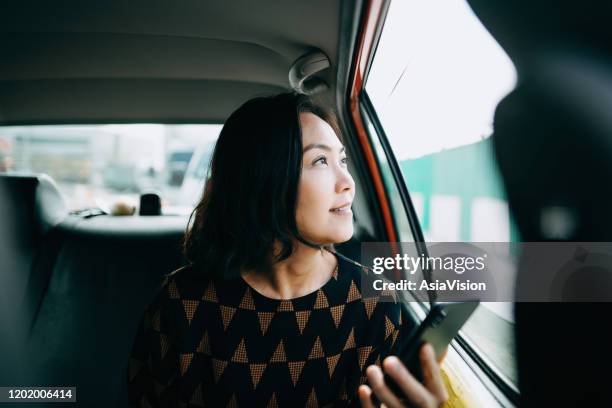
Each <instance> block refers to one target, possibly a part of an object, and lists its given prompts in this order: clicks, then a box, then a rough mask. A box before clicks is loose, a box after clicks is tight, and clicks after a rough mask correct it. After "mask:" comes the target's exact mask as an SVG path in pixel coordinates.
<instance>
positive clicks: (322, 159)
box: [312, 157, 327, 164]
mask: <svg viewBox="0 0 612 408" xmlns="http://www.w3.org/2000/svg"><path fill="white" fill-rule="evenodd" d="M317 163H323V164H327V157H319V158H318V159H317V160H315V161H314V162H313V163H312V164H317Z"/></svg>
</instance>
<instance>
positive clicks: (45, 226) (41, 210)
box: [0, 174, 68, 241]
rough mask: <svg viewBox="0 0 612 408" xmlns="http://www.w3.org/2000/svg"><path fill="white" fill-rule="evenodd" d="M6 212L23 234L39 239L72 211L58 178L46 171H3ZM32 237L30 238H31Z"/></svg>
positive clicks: (0, 184) (0, 189) (1, 185)
mask: <svg viewBox="0 0 612 408" xmlns="http://www.w3.org/2000/svg"><path fill="white" fill-rule="evenodd" d="M0 194H2V195H3V196H2V201H3V204H4V214H5V216H6V215H7V214H10V218H8V219H6V220H3V223H4V222H9V223H13V225H12V229H13V230H14V231H16V232H17V233H18V235H20V238H22V239H23V238H25V237H26V236H27V237H30V239H33V240H34V241H36V240H38V239H39V238H40V237H41V236H42V235H44V234H45V233H46V232H47V231H48V230H49V229H51V228H53V227H54V226H56V225H57V224H59V223H60V222H61V221H62V220H63V219H64V217H66V216H67V215H68V208H67V206H66V203H65V201H64V198H63V197H62V195H61V193H60V192H59V190H58V188H57V185H56V184H55V182H54V181H53V180H52V179H51V178H50V177H49V176H47V175H45V174H0ZM28 241H29V239H28Z"/></svg>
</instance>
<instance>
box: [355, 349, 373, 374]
mask: <svg viewBox="0 0 612 408" xmlns="http://www.w3.org/2000/svg"><path fill="white" fill-rule="evenodd" d="M371 351H372V346H365V347H359V348H357V356H358V358H359V368H360V369H362V370H363V365H364V364H365V362H366V360H367V359H368V356H369V355H370V352H371Z"/></svg>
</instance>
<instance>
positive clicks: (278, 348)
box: [270, 339, 287, 363]
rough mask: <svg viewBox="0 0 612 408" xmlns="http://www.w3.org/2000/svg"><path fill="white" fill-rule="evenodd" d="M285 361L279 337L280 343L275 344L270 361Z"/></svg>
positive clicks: (283, 347)
mask: <svg viewBox="0 0 612 408" xmlns="http://www.w3.org/2000/svg"><path fill="white" fill-rule="evenodd" d="M285 361H287V355H286V354H285V346H283V340H282V339H281V341H280V343H278V346H276V350H275V351H274V354H272V358H271V359H270V362H271V363H284V362H285Z"/></svg>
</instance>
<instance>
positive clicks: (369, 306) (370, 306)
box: [363, 297, 378, 320]
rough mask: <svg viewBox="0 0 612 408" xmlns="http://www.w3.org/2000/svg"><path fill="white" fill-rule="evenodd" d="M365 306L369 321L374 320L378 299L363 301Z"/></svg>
mask: <svg viewBox="0 0 612 408" xmlns="http://www.w3.org/2000/svg"><path fill="white" fill-rule="evenodd" d="M363 304H364V306H365V310H366V314H367V315H368V320H369V319H371V318H372V314H373V313H374V309H376V305H377V304H378V297H373V298H367V299H363Z"/></svg>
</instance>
